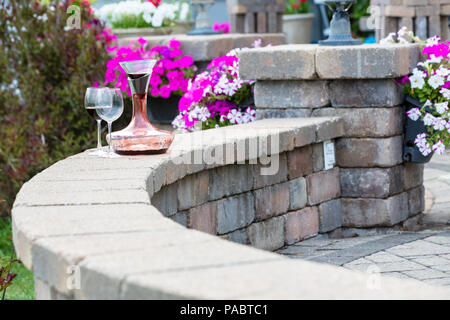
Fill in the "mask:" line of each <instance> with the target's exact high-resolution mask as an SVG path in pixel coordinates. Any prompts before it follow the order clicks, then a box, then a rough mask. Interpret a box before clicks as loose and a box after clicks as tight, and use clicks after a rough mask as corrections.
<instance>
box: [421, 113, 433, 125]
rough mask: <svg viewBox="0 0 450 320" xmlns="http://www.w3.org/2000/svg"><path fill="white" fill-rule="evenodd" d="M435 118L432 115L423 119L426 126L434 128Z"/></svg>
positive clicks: (428, 114)
mask: <svg viewBox="0 0 450 320" xmlns="http://www.w3.org/2000/svg"><path fill="white" fill-rule="evenodd" d="M434 121H435V118H434V116H433V115H432V114H431V113H427V114H425V117H423V123H424V124H425V125H426V126H432V125H433V124H434Z"/></svg>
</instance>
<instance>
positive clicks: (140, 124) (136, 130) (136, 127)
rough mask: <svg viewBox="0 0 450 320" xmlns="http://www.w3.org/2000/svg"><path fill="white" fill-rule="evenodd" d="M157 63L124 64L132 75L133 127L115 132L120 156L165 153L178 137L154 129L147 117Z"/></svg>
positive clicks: (130, 80)
mask: <svg viewBox="0 0 450 320" xmlns="http://www.w3.org/2000/svg"><path fill="white" fill-rule="evenodd" d="M155 64H156V60H136V61H126V62H120V65H121V67H122V68H123V69H124V70H125V72H126V73H127V75H128V83H129V85H130V88H131V93H132V99H133V114H132V118H131V122H130V124H129V125H128V126H127V127H126V128H125V129H123V130H120V131H116V132H113V133H112V135H111V136H112V146H113V147H114V150H115V151H116V152H117V153H122V154H151V153H164V152H166V151H167V149H168V148H169V147H170V145H171V143H172V141H173V138H174V134H173V133H172V132H170V131H165V130H159V129H157V128H155V127H153V126H152V125H151V123H150V121H149V120H148V118H147V88H148V84H149V81H150V77H151V75H152V70H153V67H154V66H155Z"/></svg>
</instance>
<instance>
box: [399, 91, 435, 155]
mask: <svg viewBox="0 0 450 320" xmlns="http://www.w3.org/2000/svg"><path fill="white" fill-rule="evenodd" d="M406 101H407V102H408V103H409V105H408V107H407V111H409V110H410V109H412V107H411V105H412V106H413V107H417V108H421V107H422V106H423V105H424V103H422V102H420V101H419V100H417V99H414V98H412V97H410V96H406ZM427 132H428V131H427V127H426V126H425V124H424V123H423V121H422V120H420V119H418V120H417V121H413V120H411V119H410V118H409V117H406V121H405V138H404V140H403V160H404V161H408V162H415V163H427V162H429V161H430V160H431V157H432V156H433V152H432V153H430V154H429V155H428V156H426V157H425V156H424V155H423V154H422V153H421V152H420V150H419V148H418V147H417V146H416V145H415V143H414V140H415V139H416V137H417V135H418V134H421V133H427Z"/></svg>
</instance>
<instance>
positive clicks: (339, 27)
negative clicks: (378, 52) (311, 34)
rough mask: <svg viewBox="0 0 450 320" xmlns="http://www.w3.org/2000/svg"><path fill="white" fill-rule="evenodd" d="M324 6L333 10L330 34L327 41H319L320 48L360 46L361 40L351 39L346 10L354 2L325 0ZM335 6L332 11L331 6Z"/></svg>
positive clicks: (351, 0) (354, 0) (349, 0)
mask: <svg viewBox="0 0 450 320" xmlns="http://www.w3.org/2000/svg"><path fill="white" fill-rule="evenodd" d="M324 2H325V4H326V5H327V6H328V7H329V8H330V9H331V10H333V12H334V13H333V19H331V23H330V33H329V37H328V39H327V40H321V41H319V44H320V45H322V46H351V45H358V44H361V40H358V39H353V37H352V33H351V28H350V17H349V14H348V10H349V9H350V7H351V6H352V5H353V4H354V3H355V2H356V0H325V1H324ZM332 3H334V4H335V8H334V9H333V8H332V6H331V4H332Z"/></svg>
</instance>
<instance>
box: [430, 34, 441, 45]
mask: <svg viewBox="0 0 450 320" xmlns="http://www.w3.org/2000/svg"><path fill="white" fill-rule="evenodd" d="M439 41H441V38H439V37H438V36H434V37H431V38H429V39H427V42H426V46H427V47H431V46H434V45H436V44H438V43H439Z"/></svg>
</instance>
